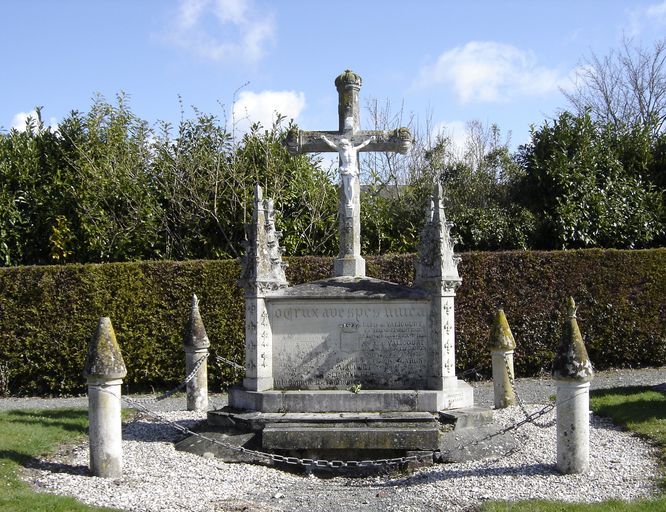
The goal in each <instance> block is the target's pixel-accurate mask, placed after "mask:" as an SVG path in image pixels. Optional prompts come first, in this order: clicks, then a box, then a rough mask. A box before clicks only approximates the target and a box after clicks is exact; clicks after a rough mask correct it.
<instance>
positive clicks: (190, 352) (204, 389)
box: [185, 347, 208, 411]
mask: <svg viewBox="0 0 666 512" xmlns="http://www.w3.org/2000/svg"><path fill="white" fill-rule="evenodd" d="M207 357H208V349H207V348H199V349H193V348H190V347H185V375H189V374H190V373H192V371H194V369H195V368H196V366H197V364H198V363H199V361H200V360H201V359H205V358H207ZM186 390H187V410H188V411H207V410H208V364H207V362H206V361H204V362H203V363H202V364H201V368H199V371H197V373H196V375H195V376H194V377H193V378H192V380H190V381H189V382H188V383H187V388H186Z"/></svg>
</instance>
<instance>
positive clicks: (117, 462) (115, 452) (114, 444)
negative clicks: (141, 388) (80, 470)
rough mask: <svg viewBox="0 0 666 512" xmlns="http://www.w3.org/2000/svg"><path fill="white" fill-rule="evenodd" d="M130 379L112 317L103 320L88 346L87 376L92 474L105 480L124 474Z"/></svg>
mask: <svg viewBox="0 0 666 512" xmlns="http://www.w3.org/2000/svg"><path fill="white" fill-rule="evenodd" d="M126 375H127V370H126V369H125V363H124V361H123V356H122V354H121V353H120V348H119V347H118V342H117V341H116V335H115V333H114V331H113V326H112V325H111V320H110V319H109V318H108V317H103V318H101V319H100V320H99V324H98V326H97V331H96V333H95V336H94V337H93V339H92V341H91V342H90V344H89V346H88V353H87V355H86V363H85V367H84V370H83V376H84V377H86V379H87V381H88V422H89V425H90V426H89V434H88V435H89V439H90V443H89V444H90V472H91V473H92V474H93V475H94V476H99V477H103V478H120V477H121V476H122V473H123V469H122V468H123V449H122V424H121V416H120V412H121V403H120V393H121V391H120V390H121V386H122V383H123V381H122V379H123V377H125V376H126Z"/></svg>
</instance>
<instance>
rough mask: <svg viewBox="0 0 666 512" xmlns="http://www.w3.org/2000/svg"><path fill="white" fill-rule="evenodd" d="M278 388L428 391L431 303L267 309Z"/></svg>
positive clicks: (282, 304)
mask: <svg viewBox="0 0 666 512" xmlns="http://www.w3.org/2000/svg"><path fill="white" fill-rule="evenodd" d="M267 309H268V316H269V321H270V324H271V330H272V333H273V379H274V387H275V388H276V389H349V388H350V387H351V386H354V385H356V384H360V385H361V386H362V387H363V388H364V389H424V388H426V387H427V386H426V384H427V373H428V360H429V358H428V347H429V345H430V343H429V340H428V335H429V334H428V333H429V327H428V326H429V321H430V319H429V314H430V304H429V303H428V302H427V301H407V300H405V301H395V300H393V301H390V302H389V301H386V302H384V301H374V302H373V301H336V300H329V301H321V300H319V301H317V302H312V301H309V302H308V301H298V300H289V301H286V300H275V301H270V302H269V303H268V304H267Z"/></svg>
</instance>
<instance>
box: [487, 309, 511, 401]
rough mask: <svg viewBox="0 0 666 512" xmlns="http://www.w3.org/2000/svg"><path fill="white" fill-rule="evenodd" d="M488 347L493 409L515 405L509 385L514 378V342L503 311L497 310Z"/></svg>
mask: <svg viewBox="0 0 666 512" xmlns="http://www.w3.org/2000/svg"><path fill="white" fill-rule="evenodd" d="M489 345H490V352H491V354H492V360H493V389H494V391H495V409H503V408H505V407H508V406H510V405H515V404H516V394H515V392H514V390H513V386H512V385H511V382H512V381H513V378H514V373H513V351H514V349H515V348H516V341H515V340H514V339H513V334H511V329H510V328H509V322H507V320H506V315H505V314H504V310H503V309H498V310H497V314H496V315H495V321H494V322H493V328H492V330H491V331H490V343H489Z"/></svg>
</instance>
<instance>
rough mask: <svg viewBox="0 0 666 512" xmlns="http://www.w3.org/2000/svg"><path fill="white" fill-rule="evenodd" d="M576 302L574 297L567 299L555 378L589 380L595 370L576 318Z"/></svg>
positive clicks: (555, 364) (554, 368) (556, 358)
mask: <svg viewBox="0 0 666 512" xmlns="http://www.w3.org/2000/svg"><path fill="white" fill-rule="evenodd" d="M576 309H577V308H576V303H575V302H574V300H573V297H569V300H568V301H567V319H566V321H565V322H564V326H563V329H562V338H561V340H560V345H559V347H558V349H557V353H556V354H555V361H553V378H554V379H558V380H570V381H577V382H588V381H590V380H592V377H593V375H594V371H593V370H592V363H591V362H590V358H589V357H588V355H587V350H586V349H585V343H584V342H583V336H582V334H581V333H580V329H579V328H578V322H577V320H576Z"/></svg>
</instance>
